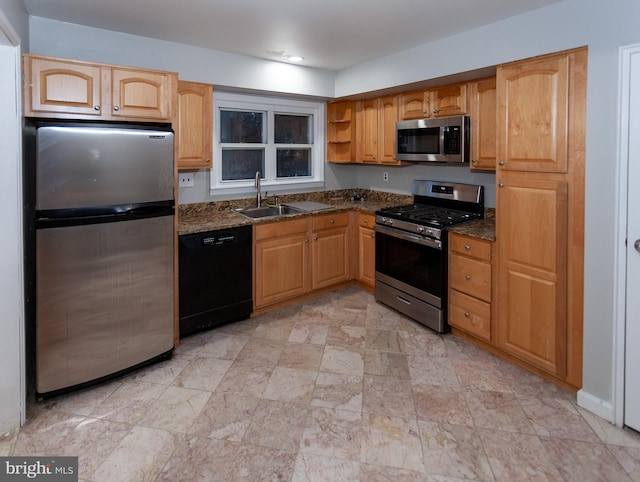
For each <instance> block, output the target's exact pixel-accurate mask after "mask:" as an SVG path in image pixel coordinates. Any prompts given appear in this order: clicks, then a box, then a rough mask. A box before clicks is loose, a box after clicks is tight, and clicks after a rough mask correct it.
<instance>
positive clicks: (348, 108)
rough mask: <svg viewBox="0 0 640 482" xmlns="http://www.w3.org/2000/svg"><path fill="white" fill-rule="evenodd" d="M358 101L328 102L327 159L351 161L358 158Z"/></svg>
mask: <svg viewBox="0 0 640 482" xmlns="http://www.w3.org/2000/svg"><path fill="white" fill-rule="evenodd" d="M355 129H356V103H355V102H351V101H344V102H329V103H328V104H327V161H328V162H334V163H349V162H355V160H356V143H355V139H356V135H355Z"/></svg>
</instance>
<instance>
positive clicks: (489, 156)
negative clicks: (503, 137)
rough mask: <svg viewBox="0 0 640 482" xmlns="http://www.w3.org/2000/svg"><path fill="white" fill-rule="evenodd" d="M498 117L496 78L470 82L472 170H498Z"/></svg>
mask: <svg viewBox="0 0 640 482" xmlns="http://www.w3.org/2000/svg"><path fill="white" fill-rule="evenodd" d="M496 115H497V109H496V78H495V77H489V78H486V79H481V80H477V81H475V82H470V83H469V116H470V117H471V133H472V135H471V164H470V167H471V169H482V170H489V171H495V170H496V162H497V146H496Z"/></svg>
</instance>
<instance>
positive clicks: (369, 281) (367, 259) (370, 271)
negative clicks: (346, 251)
mask: <svg viewBox="0 0 640 482" xmlns="http://www.w3.org/2000/svg"><path fill="white" fill-rule="evenodd" d="M375 222H376V218H375V216H374V215H372V214H366V213H361V214H360V215H359V218H358V276H357V280H358V281H360V282H362V283H364V284H365V285H367V286H370V287H371V288H373V286H374V284H375V278H376V238H375V235H376V234H375V231H374V230H373V226H374V224H375Z"/></svg>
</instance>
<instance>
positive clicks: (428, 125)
mask: <svg viewBox="0 0 640 482" xmlns="http://www.w3.org/2000/svg"><path fill="white" fill-rule="evenodd" d="M470 124H471V122H470V118H469V116H456V117H440V118H433V119H417V120H409V121H400V122H397V123H396V159H398V160H399V161H414V162H442V163H463V162H469V148H470Z"/></svg>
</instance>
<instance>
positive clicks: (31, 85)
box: [24, 56, 108, 117]
mask: <svg viewBox="0 0 640 482" xmlns="http://www.w3.org/2000/svg"><path fill="white" fill-rule="evenodd" d="M24 64H25V65H24V67H25V83H26V84H27V85H25V104H26V105H25V115H26V116H29V115H34V116H38V115H40V114H41V113H48V112H50V113H62V114H77V115H85V116H86V115H89V116H95V117H100V116H101V115H102V114H103V109H102V101H101V98H100V96H101V92H102V77H101V69H100V66H99V65H94V64H83V63H76V62H66V61H64V60H57V59H45V58H39V57H31V56H25V58H24ZM107 114H108V113H107Z"/></svg>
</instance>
